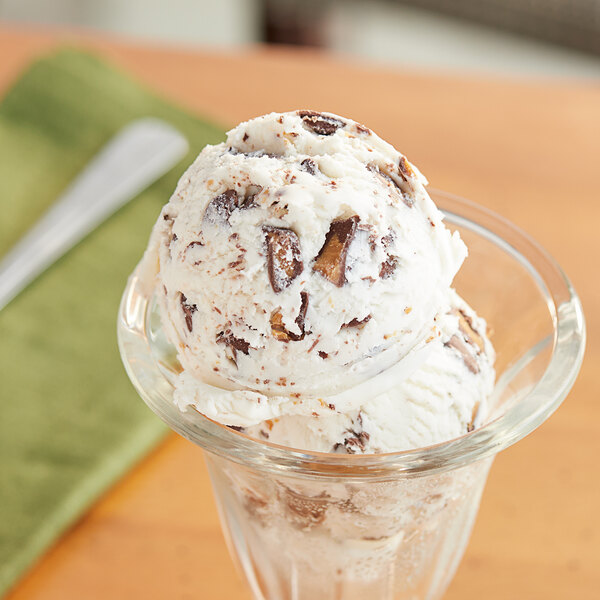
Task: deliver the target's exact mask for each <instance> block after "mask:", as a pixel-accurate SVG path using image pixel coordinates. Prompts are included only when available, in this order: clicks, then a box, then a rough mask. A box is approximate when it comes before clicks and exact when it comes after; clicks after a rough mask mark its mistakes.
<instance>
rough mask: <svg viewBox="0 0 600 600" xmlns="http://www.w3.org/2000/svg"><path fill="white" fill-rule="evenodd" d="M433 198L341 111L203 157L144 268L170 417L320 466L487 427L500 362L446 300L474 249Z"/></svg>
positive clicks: (233, 140)
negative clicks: (169, 385)
mask: <svg viewBox="0 0 600 600" xmlns="http://www.w3.org/2000/svg"><path fill="white" fill-rule="evenodd" d="M426 184H427V181H426V180H425V178H424V177H423V176H422V175H421V174H420V172H419V171H418V170H417V168H416V167H415V166H414V165H412V164H411V163H410V162H409V161H408V160H407V159H406V157H405V156H404V155H402V154H401V153H400V152H398V151H397V150H396V149H395V148H394V147H392V146H391V145H390V144H388V143H387V142H385V141H383V140H382V139H381V138H379V137H378V136H377V135H376V134H375V133H373V132H372V131H371V130H370V129H368V128H367V127H365V126H363V125H361V124H359V123H356V122H354V121H352V120H350V119H347V118H343V117H339V116H337V115H333V114H330V113H317V112H314V111H308V110H299V111H294V112H289V113H271V114H268V115H265V116H262V117H258V118H255V119H253V120H250V121H247V122H245V123H241V124H240V125H238V126H237V127H235V128H234V129H232V130H231V131H230V132H229V133H228V134H227V139H226V141H225V142H223V143H221V144H218V145H215V146H207V147H206V148H204V150H203V151H202V152H201V153H200V155H199V156H198V158H197V159H196V160H195V161H194V163H193V164H192V165H191V166H190V167H189V169H188V170H187V171H186V173H185V174H184V175H183V176H182V178H181V179H180V181H179V184H178V186H177V188H176V190H175V192H174V194H173V196H172V197H171V199H170V201H169V202H168V203H167V204H166V205H165V207H164V208H163V210H162V212H161V215H160V217H159V219H158V221H157V223H156V225H155V227H154V230H153V233H152V236H151V239H150V244H149V247H148V249H147V251H146V254H145V255H144V259H143V262H142V268H143V269H145V270H146V272H147V274H148V275H149V277H147V278H146V279H149V280H150V281H152V285H153V286H154V288H155V298H156V302H157V304H158V307H159V311H160V314H161V318H162V324H163V328H164V332H165V334H166V337H167V338H168V340H169V341H170V342H171V344H173V346H174V347H175V348H176V351H177V357H178V359H179V362H180V364H181V372H180V374H179V375H178V377H177V380H176V382H175V393H174V398H175V401H176V402H177V404H178V405H179V406H180V407H181V408H182V409H183V410H186V409H187V408H188V407H193V408H195V409H196V410H198V411H199V412H201V413H203V414H204V415H206V416H208V417H210V418H212V419H215V420H217V421H219V422H221V423H223V424H225V425H228V426H232V427H235V428H237V429H243V430H244V431H245V432H246V433H248V434H250V435H253V436H256V437H258V438H259V439H268V440H269V441H271V442H275V443H280V444H284V445H288V446H293V447H298V448H304V449H308V450H315V451H324V452H349V453H362V452H392V451H398V450H404V449H409V448H415V447H420V446H424V445H428V444H433V443H437V442H440V441H444V440H447V439H450V438H452V437H456V436H458V435H461V434H462V433H465V432H466V431H468V430H470V429H472V428H473V427H476V426H477V425H478V424H479V423H480V422H481V421H482V420H483V419H484V418H485V414H486V402H487V399H488V398H489V396H490V394H491V392H492V389H493V385H494V369H493V361H494V351H493V348H492V346H491V343H490V341H489V340H488V338H487V335H486V325H485V322H484V321H483V319H481V318H479V317H478V316H477V315H476V314H475V313H474V311H473V310H472V309H471V308H470V307H469V306H468V305H467V304H466V303H465V302H464V301H463V300H462V299H461V298H460V297H459V296H458V295H457V294H456V293H455V292H454V291H453V290H452V289H451V285H452V280H453V278H454V276H455V274H456V273H457V271H458V269H459V268H460V266H461V264H462V262H463V260H464V259H465V257H466V255H467V249H466V247H465V245H464V243H463V242H462V241H461V239H460V237H459V235H458V233H456V232H454V233H452V232H450V230H449V229H448V228H446V226H445V225H444V223H443V215H442V213H441V212H440V211H439V210H438V209H437V207H436V206H435V204H434V203H433V201H432V200H431V198H430V197H429V195H428V193H427V191H426V189H425V186H426Z"/></svg>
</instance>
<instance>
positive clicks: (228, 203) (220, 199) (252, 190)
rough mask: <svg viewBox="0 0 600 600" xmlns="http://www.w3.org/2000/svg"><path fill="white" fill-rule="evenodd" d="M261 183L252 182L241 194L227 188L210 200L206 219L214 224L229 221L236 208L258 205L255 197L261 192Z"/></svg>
mask: <svg viewBox="0 0 600 600" xmlns="http://www.w3.org/2000/svg"><path fill="white" fill-rule="evenodd" d="M261 190H262V187H261V186H260V185H254V184H250V185H249V186H248V187H247V189H246V193H245V194H244V195H243V196H240V195H239V194H238V193H237V192H236V191H235V190H225V191H224V192H223V193H222V194H219V195H218V196H217V197H216V198H214V199H213V200H211V201H210V203H209V205H208V206H207V207H206V211H205V212H204V219H205V220H206V221H208V222H209V223H212V224H213V225H225V224H228V223H229V218H230V217H231V215H232V213H233V211H235V210H236V209H242V210H243V209H246V208H253V207H255V206H256V204H255V202H254V199H255V197H256V196H257V195H258V194H259V193H260V191H261Z"/></svg>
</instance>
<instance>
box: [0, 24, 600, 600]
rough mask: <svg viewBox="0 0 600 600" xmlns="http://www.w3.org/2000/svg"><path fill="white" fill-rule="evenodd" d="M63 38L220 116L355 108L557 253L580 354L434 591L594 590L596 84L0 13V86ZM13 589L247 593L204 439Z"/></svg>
mask: <svg viewBox="0 0 600 600" xmlns="http://www.w3.org/2000/svg"><path fill="white" fill-rule="evenodd" d="M66 39H68V40H71V41H76V42H77V43H79V44H82V45H85V46H87V47H93V48H95V49H97V50H98V51H100V52H101V53H102V54H103V55H104V56H106V57H107V58H109V59H111V60H113V61H115V62H116V63H118V64H119V65H121V66H122V67H123V68H125V69H126V70H128V71H130V72H131V73H132V74H134V75H135V76H136V77H138V78H139V79H141V80H143V81H144V82H146V83H147V84H149V85H150V86H152V87H153V88H155V89H156V90H159V91H160V92H161V93H162V94H163V95H165V96H166V97H168V98H171V99H173V100H175V101H177V102H179V103H180V104H182V105H184V106H186V107H188V108H190V109H191V110H193V111H196V112H198V113H200V114H203V115H206V116H209V117H212V118H213V119H215V120H216V121H218V122H221V123H223V124H224V125H234V124H235V123H237V122H238V121H240V120H242V119H247V118H249V117H252V116H254V115H258V114H261V113H265V112H269V111H272V110H289V109H293V108H299V107H311V108H315V109H321V110H328V111H332V112H336V113H339V114H342V115H348V116H351V117H353V118H355V119H356V120H358V121H361V122H364V123H366V124H367V125H368V126H370V127H372V128H373V129H375V130H376V131H377V132H378V133H380V134H381V135H382V136H383V137H384V138H386V139H388V140H389V141H390V142H392V143H393V144H394V145H396V146H397V147H398V148H399V149H400V150H402V151H403V152H405V153H406V154H407V155H408V156H409V158H410V159H411V160H412V161H413V162H415V163H416V164H417V165H418V166H419V167H420V168H421V170H422V171H423V172H424V173H426V174H427V176H428V178H429V180H430V182H431V184H432V185H434V186H435V187H438V188H443V189H447V190H448V191H451V192H455V193H457V194H460V195H463V196H466V197H469V198H471V199H473V200H476V201H478V202H480V203H482V204H485V205H487V206H489V207H491V208H493V209H494V210H496V211H498V212H500V213H502V214H503V215H505V216H506V217H508V218H509V219H511V220H512V221H514V222H516V223H517V224H518V225H520V226H521V227H523V228H524V229H525V230H527V231H528V232H529V233H531V234H532V235H533V236H534V237H535V238H537V239H538V240H539V241H540V242H541V243H542V244H543V245H544V246H545V247H546V248H547V249H548V250H549V251H550V252H551V253H552V254H553V255H554V256H555V257H556V258H557V259H558V260H559V262H560V263H561V265H562V266H563V268H564V269H565V270H566V272H567V273H568V274H569V275H570V277H571V278H572V280H573V282H574V285H575V288H576V289H577V290H578V292H579V293H580V295H581V297H582V300H583V305H584V310H585V312H586V316H587V322H588V336H589V337H588V339H589V342H588V347H587V356H586V360H585V362H584V367H583V370H582V373H581V375H580V377H579V380H578V381H577V383H576V384H575V387H574V388H573V391H572V392H571V394H570V396H569V397H568V398H567V400H566V401H565V403H564V405H563V406H562V407H561V408H560V409H559V410H558V412H557V413H556V414H555V415H554V416H553V417H552V418H551V419H550V420H549V421H548V422H547V423H545V424H544V425H543V427H541V428H540V429H539V430H538V431H536V432H535V433H534V434H532V435H530V436H529V437H528V438H527V439H525V440H523V441H521V442H520V443H519V444H517V445H516V446H513V447H512V448H510V449H508V450H506V451H505V452H503V453H502V454H501V455H500V456H499V457H498V458H497V460H496V462H495V464H494V466H493V468H492V471H491V475H490V479H489V483H488V485H487V488H486V491H485V493H484V497H483V502H482V506H481V512H480V515H479V518H478V521H477V524H476V526H475V531H474V534H473V537H472V540H471V543H470V545H469V548H468V550H467V553H466V556H465V558H464V560H463V562H462V565H461V566H460V569H459V571H458V574H457V576H456V578H455V580H454V581H453V583H452V585H451V587H450V589H449V591H448V594H447V599H448V600H453V599H459V598H460V599H462V600H465V599H482V598H485V599H486V600H500V599H502V600H505V599H507V598H519V599H521V598H522V599H528V600H532V599H534V600H535V599H538V598H539V599H544V600H554V599H557V600H558V599H561V600H562V599H565V598H577V599H578V600H586V599H592V598H598V597H600V477H599V475H600V468H599V467H598V460H599V458H600V342H599V339H600V310H599V307H600V278H599V277H598V275H597V269H598V262H599V261H600V241H599V236H598V234H597V233H596V228H597V227H598V223H600V186H599V184H598V181H599V176H600V166H599V159H600V85H599V84H598V82H596V83H589V82H587V83H584V82H581V83H578V82H569V83H566V82H549V81H538V82H530V81H524V80H509V79H504V78H502V79H501V78H483V77H480V78H474V77H472V76H460V75H443V74H435V73H427V74H424V73H418V72H415V71H403V70H399V69H398V70H391V69H383V68H378V67H374V66H372V65H369V64H363V65H359V66H357V65H352V64H350V63H349V62H344V61H342V60H339V59H334V58H331V57H328V56H326V55H323V54H320V53H317V52H313V51H297V50H290V49H280V50H267V49H264V48H260V47H259V48H251V49H247V50H245V51H243V52H239V53H235V54H234V53H231V54H224V53H217V52H214V51H206V50H204V51H199V50H194V49H187V50H177V49H166V48H157V47H150V46H141V45H130V44H125V43H123V42H122V41H121V42H119V41H115V40H109V39H107V38H100V37H95V36H89V35H82V34H72V33H64V32H56V31H55V32H47V31H36V30H32V29H28V30H14V29H12V28H9V27H8V26H6V25H3V26H0V56H1V57H2V60H1V61H0V92H1V91H2V90H4V89H6V87H7V86H9V85H10V83H11V81H13V80H14V79H15V78H16V77H17V76H18V74H19V72H20V71H21V70H22V69H23V67H24V66H25V65H26V64H27V62H28V61H29V60H31V59H32V58H33V57H34V56H36V55H39V54H40V53H42V52H44V51H45V50H47V49H49V48H51V47H53V46H55V45H56V44H58V43H60V42H61V41H65V40H66ZM165 200H166V198H165ZM589 269H592V272H591V273H590V272H589ZM9 598H10V600H34V599H35V600H38V599H39V600H42V599H43V600H65V599H71V598H78V599H79V598H82V599H83V598H85V599H87V600H94V599H102V600H104V599H107V598H110V599H113V600H114V599H116V600H119V599H125V598H127V599H129V598H144V599H146V600H153V599H163V598H175V599H179V600H184V599H192V598H203V599H204V598H206V599H211V600H225V599H227V600H230V599H233V598H239V599H248V598H249V594H248V593H247V592H246V590H245V587H244V584H243V583H242V582H241V580H240V579H239V577H238V576H237V575H236V573H235V571H234V568H233V566H232V563H231V561H230V559H229V557H228V555H227V551H226V548H225V544H224V541H223V538H222V536H221V533H220V529H219V524H218V520H217V514H216V510H215V506H214V504H213V501H212V497H211V491H210V487H209V481H208V476H207V472H206V469H205V466H204V463H203V460H202V456H201V452H200V451H199V450H198V449H197V448H195V447H194V446H192V444H190V443H188V442H186V441H184V440H182V439H180V438H177V437H175V436H174V435H173V436H172V437H170V438H169V439H168V440H167V441H166V443H164V444H163V445H162V446H161V447H160V448H158V449H157V450H156V451H155V452H153V454H152V455H151V456H149V457H148V458H147V459H146V460H144V461H143V462H142V464H141V465H139V466H138V467H137V468H136V469H135V470H134V471H133V472H132V473H130V474H129V475H128V476H127V477H126V478H125V479H124V480H123V481H122V482H120V483H119V484H118V485H116V486H115V487H114V488H113V489H112V490H111V491H110V492H109V493H108V494H107V495H106V496H105V497H104V498H102V499H101V500H100V501H99V502H98V503H97V504H96V506H95V507H94V508H93V509H92V510H90V512H89V513H88V514H87V515H85V516H84V517H83V518H82V519H81V520H80V521H79V523H78V524H77V525H76V526H75V527H73V528H72V530H71V531H70V532H69V533H68V534H67V535H65V536H64V537H63V538H62V539H61V540H60V541H59V542H58V543H57V544H56V545H55V547H54V548H53V549H52V550H51V551H49V552H48V553H47V554H46V555H45V556H44V557H43V559H42V560H41V561H40V562H39V563H38V564H37V565H36V566H35V567H34V568H33V569H32V570H31V572H30V573H29V574H28V575H27V576H26V577H25V578H24V579H23V580H22V581H21V583H20V584H19V585H18V586H17V587H16V589H15V590H14V591H13V592H12V593H11V594H10V595H9ZM315 600H318V599H315Z"/></svg>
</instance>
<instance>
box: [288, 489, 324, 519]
mask: <svg viewBox="0 0 600 600" xmlns="http://www.w3.org/2000/svg"><path fill="white" fill-rule="evenodd" d="M283 499H284V501H285V504H286V506H287V509H288V513H289V515H290V517H291V518H290V520H291V522H292V523H293V524H294V525H295V526H296V527H298V528H299V529H310V528H311V527H314V526H315V525H318V524H319V523H322V522H323V520H324V519H325V513H326V512H327V507H328V505H329V497H328V496H327V495H326V494H321V495H320V496H316V497H314V496H304V495H303V494H299V493H297V492H295V491H293V490H291V489H289V488H285V490H284V492H283Z"/></svg>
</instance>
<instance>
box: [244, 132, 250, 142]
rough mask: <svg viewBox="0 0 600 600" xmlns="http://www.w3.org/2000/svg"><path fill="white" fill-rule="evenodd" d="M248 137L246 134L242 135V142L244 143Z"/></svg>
mask: <svg viewBox="0 0 600 600" xmlns="http://www.w3.org/2000/svg"><path fill="white" fill-rule="evenodd" d="M249 137H250V136H249V135H248V133H244V137H243V138H242V142H245V141H246V140H247V139H248V138H249Z"/></svg>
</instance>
